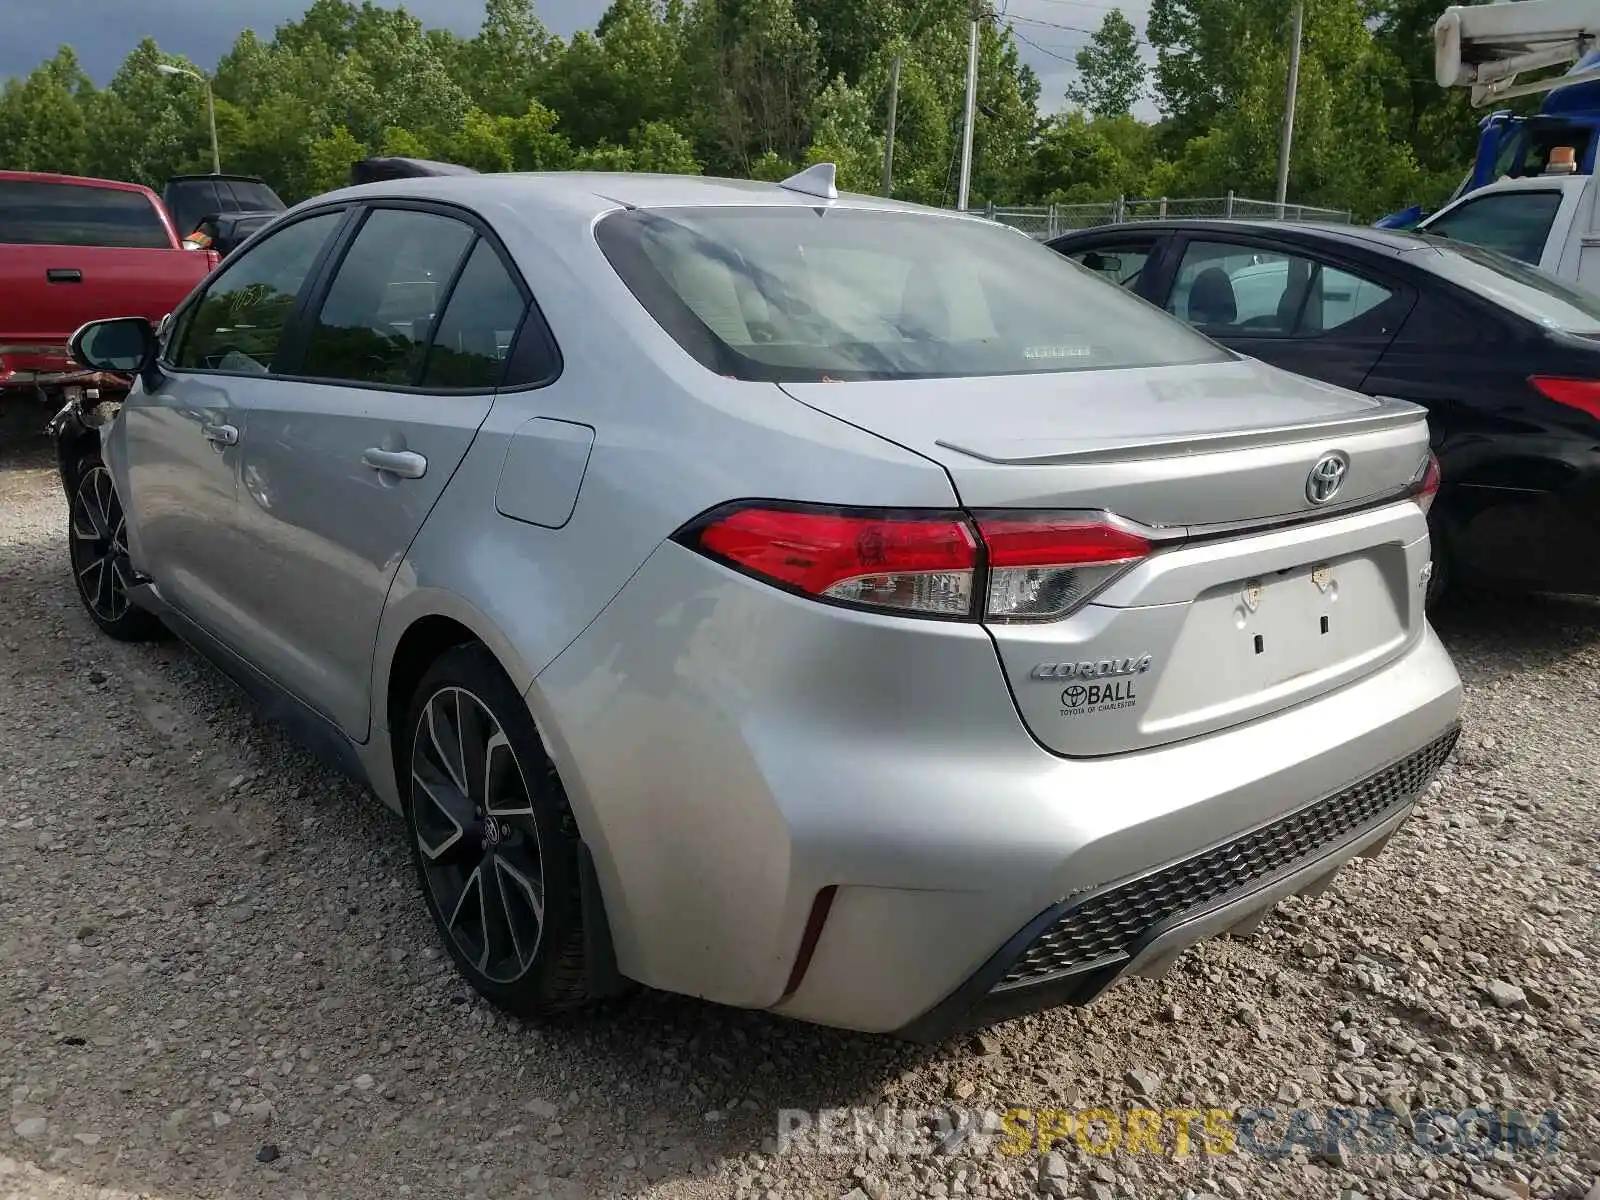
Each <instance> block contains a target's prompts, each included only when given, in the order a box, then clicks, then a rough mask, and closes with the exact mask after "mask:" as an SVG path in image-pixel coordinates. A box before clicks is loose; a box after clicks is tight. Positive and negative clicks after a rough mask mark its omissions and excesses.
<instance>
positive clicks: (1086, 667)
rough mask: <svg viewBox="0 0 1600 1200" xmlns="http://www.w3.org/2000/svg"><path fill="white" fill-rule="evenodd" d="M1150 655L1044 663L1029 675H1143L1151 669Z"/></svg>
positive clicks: (1067, 677)
mask: <svg viewBox="0 0 1600 1200" xmlns="http://www.w3.org/2000/svg"><path fill="white" fill-rule="evenodd" d="M1151 661H1152V660H1151V657H1150V655H1148V654H1135V655H1131V656H1130V657H1128V658H1102V659H1100V660H1099V661H1098V662H1042V663H1040V664H1039V665H1038V666H1036V667H1034V668H1033V670H1031V671H1029V672H1028V674H1030V675H1032V676H1033V677H1034V678H1035V679H1105V678H1108V677H1110V676H1115V675H1143V674H1144V673H1145V672H1146V671H1148V670H1149V669H1150V663H1151Z"/></svg>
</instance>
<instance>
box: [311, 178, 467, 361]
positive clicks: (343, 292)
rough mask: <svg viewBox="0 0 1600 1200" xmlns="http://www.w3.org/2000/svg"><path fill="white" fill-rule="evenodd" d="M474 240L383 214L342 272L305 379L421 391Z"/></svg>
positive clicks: (413, 216)
mask: <svg viewBox="0 0 1600 1200" xmlns="http://www.w3.org/2000/svg"><path fill="white" fill-rule="evenodd" d="M474 236H475V234H474V233H473V231H472V229H471V227H470V226H468V225H465V224H463V223H462V222H460V221H457V220H455V219H453V218H451V217H443V216H439V215H438V214H436V213H429V212H417V211H414V210H410V209H396V208H380V209H375V210H374V211H373V212H372V213H371V215H369V216H368V217H367V219H366V222H365V223H364V224H363V225H362V226H361V231H360V232H359V233H358V234H356V238H355V241H354V242H353V243H352V244H351V246H350V249H349V252H348V253H346V254H345V256H344V261H343V262H342V263H340V264H339V271H338V274H336V275H335V276H334V278H333V283H332V284H331V285H330V286H329V288H328V293H327V296H326V297H325V298H324V299H323V302H322V308H321V310H320V311H319V312H318V313H317V319H316V323H315V324H314V326H313V327H312V330H311V335H310V339H309V341H308V342H307V344H306V353H305V359H304V361H303V362H302V363H301V365H300V367H299V370H298V374H301V375H305V376H309V377H311V378H314V379H341V380H349V381H351V382H354V383H374V384H392V385H401V386H407V385H411V384H414V383H415V382H416V381H417V376H418V374H419V373H420V372H421V370H422V362H423V355H424V353H425V351H426V350H427V346H428V338H429V336H430V335H431V334H432V332H433V322H434V317H435V316H436V315H437V313H438V312H439V308H440V306H441V304H442V303H443V302H444V298H445V289H446V288H448V287H449V286H450V281H451V279H453V278H454V277H455V271H456V266H457V264H459V263H460V261H461V256H462V255H463V254H465V253H466V251H467V247H468V246H469V245H470V244H471V242H472V239H473V238H474Z"/></svg>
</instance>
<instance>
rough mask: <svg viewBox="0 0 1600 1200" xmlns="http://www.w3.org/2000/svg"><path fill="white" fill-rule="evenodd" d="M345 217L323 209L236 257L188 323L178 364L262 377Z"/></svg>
mask: <svg viewBox="0 0 1600 1200" xmlns="http://www.w3.org/2000/svg"><path fill="white" fill-rule="evenodd" d="M343 219H344V213H343V212H329V213H320V214H318V215H317V216H314V217H308V218H306V219H305V220H304V221H296V222H295V223H294V224H293V225H288V226H285V227H284V228H283V229H281V230H279V231H278V232H276V233H274V234H272V235H271V236H270V237H268V238H266V239H265V240H263V241H261V242H259V243H257V244H256V245H255V246H254V247H252V248H251V249H250V250H249V252H248V253H245V254H241V255H240V256H239V257H238V258H235V259H231V260H230V261H229V263H228V265H227V266H226V267H224V268H223V269H222V271H221V272H220V273H219V274H218V275H217V277H216V279H215V280H213V281H212V283H211V286H210V287H208V288H207V289H206V292H205V295H204V296H202V297H201V299H200V302H199V304H197V305H196V306H195V309H194V316H193V318H192V319H191V320H190V321H189V322H188V328H187V329H186V330H185V333H184V337H183V343H182V345H181V347H180V348H179V350H178V357H177V361H176V364H175V365H176V366H179V367H188V368H192V369H199V370H209V371H230V372H238V373H243V374H254V375H262V374H266V373H267V372H268V371H271V370H272V368H273V359H274V357H275V356H276V354H277V353H278V348H279V343H280V342H281V341H282V339H283V329H284V325H285V324H286V323H287V322H288V319H289V314H290V312H292V311H293V309H294V304H295V299H296V297H297V296H299V294H300V289H301V288H302V287H303V286H304V285H305V282H306V276H307V275H308V274H309V273H310V271H311V266H312V264H313V263H314V262H316V259H317V254H318V252H319V251H320V250H321V249H322V246H323V243H324V242H326V241H327V240H328V237H329V235H330V234H332V233H333V231H334V229H335V228H337V227H338V224H339V222H340V221H341V220H343Z"/></svg>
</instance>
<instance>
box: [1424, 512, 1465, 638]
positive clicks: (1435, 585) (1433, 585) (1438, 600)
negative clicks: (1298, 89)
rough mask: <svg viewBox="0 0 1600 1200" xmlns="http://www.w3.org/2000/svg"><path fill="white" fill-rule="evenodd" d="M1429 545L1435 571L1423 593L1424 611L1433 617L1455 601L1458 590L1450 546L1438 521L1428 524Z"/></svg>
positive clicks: (1429, 576) (1429, 575)
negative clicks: (1451, 563)
mask: <svg viewBox="0 0 1600 1200" xmlns="http://www.w3.org/2000/svg"><path fill="white" fill-rule="evenodd" d="M1428 526H1429V528H1428V534H1429V537H1428V545H1429V547H1430V549H1431V553H1432V557H1431V558H1430V559H1429V562H1430V563H1431V565H1432V567H1433V570H1432V571H1431V572H1429V574H1428V587H1427V590H1426V591H1425V592H1424V593H1423V601H1422V604H1423V609H1424V611H1426V612H1427V613H1428V615H1429V616H1432V615H1433V614H1434V613H1436V612H1439V611H1441V610H1442V609H1443V608H1444V607H1445V605H1446V604H1447V603H1448V602H1449V601H1450V600H1453V599H1455V597H1456V593H1457V592H1458V591H1459V589H1458V588H1454V587H1453V584H1454V582H1455V581H1454V579H1453V578H1452V576H1453V574H1454V572H1453V571H1452V570H1451V567H1450V544H1449V540H1448V538H1447V536H1446V534H1445V531H1444V528H1443V526H1442V525H1441V524H1440V523H1439V522H1436V521H1429V522H1428Z"/></svg>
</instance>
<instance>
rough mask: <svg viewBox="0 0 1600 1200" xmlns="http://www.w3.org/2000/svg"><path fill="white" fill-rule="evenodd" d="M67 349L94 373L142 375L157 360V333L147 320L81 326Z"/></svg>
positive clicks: (121, 319) (122, 319)
mask: <svg viewBox="0 0 1600 1200" xmlns="http://www.w3.org/2000/svg"><path fill="white" fill-rule="evenodd" d="M67 349H68V350H69V351H71V353H72V357H73V358H75V359H77V360H78V361H79V362H80V363H82V364H83V365H84V366H86V367H88V368H89V369H90V370H94V371H112V372H114V373H116V374H118V375H138V374H140V373H142V372H143V371H144V369H145V367H147V366H148V365H149V364H150V363H151V362H153V361H154V360H155V354H156V333H155V330H153V329H151V328H150V322H149V321H147V320H145V319H144V318H143V317H112V318H111V319H110V320H107V321H90V322H89V323H88V324H87V325H82V326H79V328H78V331H77V332H76V333H74V334H73V335H72V337H71V339H70V340H69V341H68V342H67Z"/></svg>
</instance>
